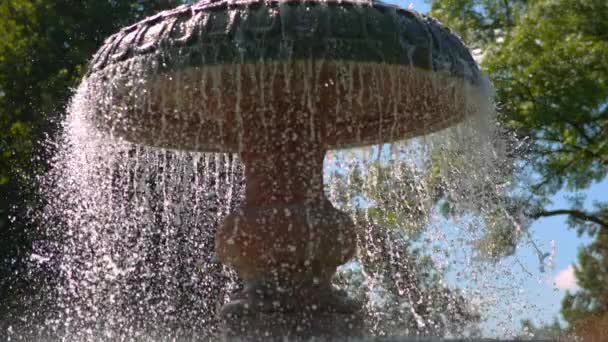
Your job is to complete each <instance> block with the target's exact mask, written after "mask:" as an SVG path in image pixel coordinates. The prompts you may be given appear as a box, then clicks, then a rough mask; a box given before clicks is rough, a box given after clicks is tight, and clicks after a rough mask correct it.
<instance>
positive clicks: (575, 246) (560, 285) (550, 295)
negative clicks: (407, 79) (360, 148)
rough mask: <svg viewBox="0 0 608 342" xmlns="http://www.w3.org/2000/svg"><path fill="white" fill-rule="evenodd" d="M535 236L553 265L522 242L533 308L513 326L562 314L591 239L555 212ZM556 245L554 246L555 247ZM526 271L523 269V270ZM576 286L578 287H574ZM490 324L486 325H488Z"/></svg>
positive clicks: (606, 188) (606, 186) (602, 187)
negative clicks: (542, 263)
mask: <svg viewBox="0 0 608 342" xmlns="http://www.w3.org/2000/svg"><path fill="white" fill-rule="evenodd" d="M386 2H388V3H392V4H395V5H398V6H400V7H404V8H408V7H411V8H413V9H414V10H416V11H418V12H421V13H426V12H428V11H429V9H430V3H429V2H427V1H425V0H404V1H395V0H388V1H386ZM585 194H586V195H587V201H586V205H587V206H588V207H590V206H591V205H592V203H593V201H594V200H596V201H608V180H604V181H603V182H601V183H599V184H594V185H593V186H591V187H590V188H589V189H588V191H586V192H585ZM568 195H572V194H569V193H567V192H565V191H563V192H560V193H558V194H557V195H555V196H554V197H553V198H552V202H553V204H552V205H551V206H550V207H549V208H550V209H558V208H567V207H568V201H567V196H568ZM531 232H532V239H533V240H534V242H535V243H536V244H537V245H538V246H539V247H540V249H541V250H543V251H551V250H552V249H553V248H554V250H555V255H554V257H553V266H552V267H550V268H547V269H546V270H545V273H542V274H541V273H540V272H539V271H538V268H539V261H538V257H537V254H536V253H535V252H534V248H533V247H532V246H530V245H527V244H523V245H522V246H521V247H520V248H519V249H518V252H517V253H516V256H515V257H516V258H518V259H519V261H520V262H521V264H522V265H523V267H526V268H527V269H529V270H532V271H533V272H531V273H533V275H534V276H530V277H527V278H526V277H524V279H525V280H524V282H523V287H522V289H521V297H520V298H514V299H513V300H516V301H521V302H522V303H526V302H527V303H531V304H532V306H533V309H531V310H530V311H523V312H514V313H513V317H512V319H511V321H512V322H513V324H514V327H515V326H517V325H518V322H519V321H520V320H521V319H524V318H530V319H532V320H533V321H535V322H537V323H540V322H551V321H552V320H553V318H554V317H561V316H560V314H559V311H560V307H561V300H562V298H563V297H564V295H565V293H566V288H568V287H571V286H573V285H575V284H573V279H572V278H571V277H570V274H569V270H568V268H569V267H570V266H571V265H572V264H575V263H576V262H577V254H578V250H579V248H580V247H581V246H583V245H585V244H586V243H588V242H589V241H590V239H589V238H588V237H585V236H583V237H579V236H578V235H577V234H576V232H575V231H573V230H571V229H569V228H568V226H567V224H566V217H564V216H555V217H549V218H543V219H539V220H537V221H536V222H535V223H534V224H533V226H532V227H531ZM553 246H554V247H553ZM522 272H523V271H522ZM572 290H576V289H571V291H572ZM486 328H487V327H486Z"/></svg>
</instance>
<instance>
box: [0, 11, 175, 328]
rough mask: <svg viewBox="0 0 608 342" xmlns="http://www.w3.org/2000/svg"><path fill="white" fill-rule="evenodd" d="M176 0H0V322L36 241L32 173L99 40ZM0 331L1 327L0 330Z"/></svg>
mask: <svg viewBox="0 0 608 342" xmlns="http://www.w3.org/2000/svg"><path fill="white" fill-rule="evenodd" d="M178 3H180V1H176V0H155V1H144V0H130V1H126V0H125V1H114V0H83V1H71V0H56V1H45V0H3V1H0V23H1V24H0V321H3V320H2V317H3V315H6V314H7V312H14V308H15V306H17V305H18V304H19V305H21V306H27V305H28V298H30V297H32V296H33V295H34V294H33V293H34V292H35V286H33V285H34V284H36V282H35V281H33V280H32V279H30V278H31V277H32V274H31V272H29V271H28V263H29V262H30V254H31V250H32V243H33V242H34V241H35V240H37V239H39V238H40V233H39V232H38V231H37V230H36V227H35V222H32V218H31V215H30V214H29V213H30V212H32V211H33V210H34V209H35V208H36V207H37V206H39V205H40V204H39V203H38V200H37V196H36V191H37V187H36V175H37V174H40V173H41V172H43V171H44V170H45V168H46V165H47V159H48V158H49V157H50V156H49V155H48V153H47V152H50V151H49V150H48V149H47V148H44V149H43V148H42V147H41V145H42V142H43V140H44V138H45V137H46V136H47V135H51V136H52V135H53V134H54V133H55V132H56V131H57V124H58V122H60V119H61V116H62V114H63V112H64V110H65V108H66V104H67V102H68V100H69V98H70V96H71V95H72V89H74V88H75V87H76V86H77V84H78V82H79V81H80V79H81V77H82V76H83V73H84V72H85V69H86V64H87V62H88V60H89V58H90V57H91V56H92V54H93V53H94V52H95V50H96V49H97V48H98V47H99V46H100V44H101V42H102V41H103V39H105V38H106V37H107V36H108V35H110V34H111V33H113V32H115V31H117V30H118V29H119V28H120V27H122V26H125V25H127V24H129V23H132V22H134V21H136V20H138V19H141V18H142V17H144V16H147V15H149V14H152V13H155V12H157V11H158V10H160V9H164V8H169V7H173V6H175V5H177V4H178ZM0 330H1V329H0Z"/></svg>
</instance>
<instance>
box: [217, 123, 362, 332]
mask: <svg viewBox="0 0 608 342" xmlns="http://www.w3.org/2000/svg"><path fill="white" fill-rule="evenodd" d="M277 132H280V133H278V136H277V137H275V138H274V139H264V140H263V141H264V142H262V143H257V144H256V145H257V146H249V147H248V149H247V150H246V151H245V152H241V153H240V155H241V159H242V160H243V162H244V164H245V175H246V194H245V201H244V203H243V205H242V206H241V207H240V208H238V209H236V210H235V211H234V212H233V213H232V214H230V215H229V216H228V217H227V218H226V220H225V222H224V224H223V225H222V227H221V228H220V229H219V231H218V235H217V238H216V252H217V254H218V256H219V258H220V260H221V261H222V262H224V263H226V264H229V265H231V266H233V267H234V268H235V269H236V270H237V271H238V273H239V275H240V276H241V278H242V279H243V281H244V282H245V289H244V291H243V292H242V293H241V294H240V295H238V296H236V298H234V299H233V300H232V301H231V302H230V303H228V304H227V305H225V306H224V308H223V310H222V316H223V317H224V318H226V319H227V320H228V321H229V323H228V331H229V332H230V331H233V332H234V333H235V335H242V334H243V333H245V332H246V335H248V336H252V334H253V335H256V331H258V333H270V334H272V335H275V334H277V336H289V335H290V334H291V333H295V332H296V331H297V326H301V327H306V326H307V325H308V327H307V328H305V329H304V330H306V332H305V333H306V334H311V336H314V335H317V334H319V333H321V334H325V333H331V332H330V330H333V328H332V327H325V328H323V327H319V326H316V325H315V324H316V323H315V322H317V321H319V320H320V319H323V320H325V321H326V322H327V323H329V322H331V321H335V320H334V319H328V316H326V315H332V314H333V315H339V317H342V316H340V315H344V314H346V315H349V314H352V313H354V312H355V311H356V309H357V306H356V305H354V304H353V303H352V302H350V301H349V300H348V299H347V298H346V296H345V294H342V293H340V292H339V291H336V290H335V289H334V288H333V287H332V285H331V278H332V277H333V275H334V274H335V272H336V268H337V267H338V266H339V265H341V264H343V263H345V262H347V261H348V260H349V259H351V258H352V257H353V256H354V254H355V249H356V234H355V228H354V224H353V222H352V220H351V219H350V218H349V217H348V215H347V214H345V213H343V212H341V211H339V210H337V209H335V208H334V207H333V205H332V204H331V202H330V201H329V200H328V199H327V198H326V197H325V195H324V193H323V158H324V156H325V150H324V149H323V148H322V147H321V145H320V144H318V143H316V142H314V141H310V139H304V138H303V137H302V135H301V134H300V133H298V132H302V131H301V130H294V129H293V127H292V128H291V129H288V128H286V129H285V130H277ZM260 315H265V316H263V317H265V318H263V319H262V318H260V317H262V316H260ZM268 315H270V316H271V317H268ZM277 319H282V320H285V323H284V324H276V320H277ZM268 320H270V322H265V321H268ZM317 323H318V322H317ZM266 324H268V325H267V326H266ZM317 325H318V324H317ZM256 329H257V330H256ZM318 330H327V331H325V332H323V331H321V332H319V331H318ZM340 333H341V334H342V333H344V332H340Z"/></svg>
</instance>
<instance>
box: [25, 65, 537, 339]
mask: <svg viewBox="0 0 608 342" xmlns="http://www.w3.org/2000/svg"><path fill="white" fill-rule="evenodd" d="M269 69H270V67H269ZM344 69H345V70H349V67H345V68H344ZM131 70H134V69H133V68H131ZM311 72H312V71H311ZM134 75H137V73H136V72H135V73H134ZM345 75H346V76H344V79H343V80H338V79H336V80H335V82H336V83H337V84H349V83H350V84H352V80H351V79H348V77H353V76H352V74H348V73H347V74H345ZM349 75H350V76H349ZM313 76H314V75H307V76H306V77H304V80H303V84H308V83H307V81H310V80H311V79H312V78H310V79H308V77H313ZM211 77H212V78H214V79H215V81H214V82H216V84H221V83H222V82H223V81H222V79H221V77H222V75H220V74H215V75H211ZM433 77H440V76H434V75H431V78H433ZM131 81H132V86H131V87H130V88H129V89H130V92H131V93H130V94H129V96H131V97H132V98H133V99H137V95H138V94H139V92H140V91H141V89H139V88H138V86H137V85H138V84H140V82H138V79H137V78H136V77H135V76H134V77H133V78H132V79H131ZM180 82H181V81H179V80H178V81H176V84H177V86H176V87H177V89H175V91H174V92H170V93H167V94H164V95H162V96H165V97H166V98H164V99H162V100H161V102H162V101H175V102H179V101H181V100H180V99H181V92H180V90H181V89H185V90H186V91H188V89H190V84H191V83H190V82H189V81H188V80H187V79H186V80H185V81H183V84H182V83H180ZM310 82H312V81H310ZM385 86H386V85H385V84H378V83H372V84H369V85H367V87H368V89H366V90H365V92H366V94H377V95H376V96H378V97H382V96H385V95H383V94H384V93H383V90H385V89H384V88H381V87H385ZM399 86H400V84H399V82H396V83H393V87H399ZM456 86H457V87H462V89H463V90H462V91H463V94H465V96H464V100H465V103H464V108H465V113H466V115H465V120H464V122H462V123H460V124H458V125H456V126H454V127H452V128H448V129H444V130H442V131H439V132H436V133H433V134H431V135H428V136H426V137H422V138H415V139H412V140H408V141H399V142H395V143H391V144H385V145H374V146H371V147H366V148H356V149H350V150H340V151H333V152H331V153H329V154H328V156H327V157H326V160H325V172H324V176H325V191H326V194H327V196H328V198H330V200H331V201H332V202H333V204H334V205H335V206H336V207H338V208H340V209H341V210H344V211H346V212H348V213H349V214H350V215H351V217H352V218H353V220H354V222H355V223H356V224H357V226H358V227H359V232H358V245H359V251H358V256H357V257H356V258H355V259H354V260H353V261H352V262H350V263H349V264H347V265H345V266H343V267H342V268H341V270H340V272H339V273H338V275H337V277H336V284H337V285H338V286H340V287H342V288H344V289H346V290H347V291H348V292H350V293H351V295H352V296H353V297H356V298H358V299H359V300H361V301H362V302H363V303H364V306H365V311H366V314H367V316H368V317H369V327H367V329H368V331H369V333H370V334H373V335H378V336H383V335H402V336H403V335H409V336H447V337H450V336H468V335H471V336H474V335H475V334H477V333H478V332H479V331H478V326H479V321H480V320H481V321H489V320H493V321H494V322H495V323H494V324H495V325H497V326H498V327H502V326H503V325H504V326H508V325H509V322H510V320H511V319H512V317H509V315H511V314H512V313H513V312H514V311H515V310H517V309H519V307H518V306H522V305H523V303H518V302H517V301H515V300H513V299H514V298H516V297H517V294H518V291H519V290H520V287H519V284H520V283H521V282H522V281H523V279H524V277H525V276H526V275H525V274H522V272H517V271H516V267H515V266H514V265H515V261H514V260H512V259H498V260H499V261H496V262H487V259H488V258H496V257H497V256H498V255H501V254H509V253H512V252H513V248H515V246H516V245H517V241H518V239H519V238H520V237H521V236H522V234H523V230H522V228H520V227H521V221H522V219H521V217H520V214H519V212H518V209H517V208H516V207H514V206H513V205H512V203H510V202H509V194H510V193H511V192H512V191H513V186H512V183H511V182H510V177H511V171H512V169H513V165H512V162H511V161H510V160H508V159H507V158H506V157H505V153H504V152H505V150H506V149H507V148H508V146H507V145H508V143H507V140H506V139H504V138H502V137H501V136H500V134H499V133H498V131H497V130H496V128H495V124H494V121H493V115H492V107H493V105H492V103H491V96H492V94H491V91H490V87H489V86H486V87H484V88H483V89H482V91H479V90H475V89H473V88H469V87H467V84H466V83H462V84H458V85H456ZM102 87H103V88H104V89H112V87H108V85H105V84H103V80H97V79H89V80H85V82H83V84H82V85H81V87H80V88H79V89H78V92H77V94H76V95H75V97H74V99H73V101H72V104H71V107H70V109H69V113H68V116H67V118H66V120H65V122H64V126H63V136H62V140H61V142H60V150H59V152H58V154H57V156H56V158H55V160H54V167H53V170H52V172H50V173H49V174H48V175H47V176H46V177H45V182H44V191H45V193H46V194H47V195H48V196H47V197H48V206H47V208H46V210H45V213H44V217H45V220H46V222H47V223H48V227H47V229H48V235H49V237H50V240H51V241H49V243H48V244H45V245H44V246H43V247H40V250H38V251H36V253H37V255H40V256H41V257H42V258H45V260H47V261H48V260H52V263H53V264H54V267H55V268H56V269H57V271H58V277H57V280H56V282H55V283H53V285H54V286H50V287H51V288H50V289H49V291H51V293H52V296H54V298H55V300H54V301H55V303H54V304H55V305H54V313H53V315H51V317H49V318H48V321H47V322H46V324H45V326H46V331H44V332H40V335H41V336H42V335H44V334H46V335H45V336H60V337H61V338H63V339H64V340H68V341H72V340H73V341H86V340H127V339H128V340H131V339H142V340H145V339H157V340H162V339H169V338H177V337H179V338H185V339H199V340H207V339H210V338H214V337H216V336H218V331H219V321H218V318H217V311H218V310H219V308H220V307H221V305H223V304H224V303H225V302H226V301H227V300H228V298H229V296H230V294H232V293H233V292H234V291H236V290H237V289H238V288H239V286H240V282H239V280H238V277H237V276H236V274H235V273H234V272H233V271H231V270H229V269H227V268H226V267H224V266H222V265H221V264H220V263H219V262H218V261H217V260H215V257H214V255H213V250H214V247H213V246H214V236H215V231H216V229H217V227H218V225H219V224H220V223H221V222H222V220H223V218H224V217H225V216H226V215H227V214H228V213H229V212H230V211H231V209H232V208H235V207H236V205H237V204H238V203H239V201H241V199H242V197H243V194H244V182H243V166H242V165H241V163H240V161H239V158H238V156H237V155H235V154H228V153H199V152H183V151H182V152H178V151H173V150H164V149H158V148H153V147H144V146H138V145H135V144H131V143H128V142H125V141H123V140H121V139H119V138H116V137H114V136H112V134H111V133H107V132H105V131H101V130H98V129H97V128H96V126H95V124H96V123H95V121H94V120H92V118H94V117H95V116H96V115H97V113H99V110H100V108H102V109H104V110H110V106H109V104H110V103H113V101H111V100H110V99H108V97H112V96H123V95H124V94H122V95H121V94H112V92H111V91H110V90H106V91H101V88H102ZM260 89H264V87H261V88H260ZM302 89H304V91H308V92H314V91H317V90H316V88H315V87H306V86H304V87H303V88H302ZM344 89H348V87H344ZM201 91H202V92H203V94H202V95H201V96H202V98H210V97H212V96H213V92H214V91H216V90H214V89H210V90H209V91H210V93H205V91H206V90H205V89H204V88H202V90H201ZM233 91H235V98H236V99H237V100H236V101H235V103H233V104H224V105H225V106H228V105H234V106H236V107H235V110H234V111H235V112H236V113H240V107H239V106H240V101H239V100H238V99H239V98H241V95H242V94H241V92H251V91H254V90H253V89H240V88H238V87H237V88H236V89H234V90H233ZM347 91H348V90H347ZM399 91H400V89H398V88H395V89H391V94H398V93H399ZM356 95H358V94H354V93H352V94H351V93H347V94H345V95H344V99H346V100H345V101H349V99H356V98H357V97H356ZM441 95H442V94H435V95H434V96H435V98H437V96H441ZM188 96H189V95H188ZM265 96H267V98H268V99H271V98H273V96H272V94H266V95H265ZM315 96H316V95H315V94H313V93H308V94H299V95H298V98H303V99H310V98H314V97H315ZM424 96H425V94H422V95H421V97H424ZM263 98H264V96H262V100H261V101H264V99H263ZM432 100H433V96H429V97H427V101H432ZM460 100H461V99H460ZM444 101H445V100H444ZM454 101H459V100H454ZM380 102H382V101H380V100H379V103H380ZM343 105H344V106H346V103H344V104H343ZM178 107H179V106H178ZM112 110H118V111H120V110H121V108H115V109H112ZM421 110H422V109H421ZM336 111H338V108H336ZM172 114H174V115H179V113H172ZM243 115H246V114H245V113H243ZM160 120H161V121H163V122H164V120H170V118H166V117H164V116H163V117H162V118H160ZM380 120H382V119H380ZM387 140H388V139H387ZM51 242H52V243H51ZM52 246H54V247H52ZM51 247H52V248H51ZM496 279H499V281H497V280H496ZM456 287H458V288H459V289H458V288H456ZM507 299H508V300H507ZM526 310H527V311H528V312H529V311H530V308H527V309H526Z"/></svg>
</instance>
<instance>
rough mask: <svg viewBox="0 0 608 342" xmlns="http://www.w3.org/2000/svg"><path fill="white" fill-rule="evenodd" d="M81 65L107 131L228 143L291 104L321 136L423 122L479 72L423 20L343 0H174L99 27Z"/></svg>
mask: <svg viewBox="0 0 608 342" xmlns="http://www.w3.org/2000/svg"><path fill="white" fill-rule="evenodd" d="M88 77H89V78H90V79H95V80H97V81H98V86H100V87H99V89H95V91H97V92H101V93H102V94H104V95H105V96H104V98H105V99H106V101H105V102H104V103H103V104H98V105H97V108H98V115H97V116H96V118H95V120H96V121H97V122H98V124H99V125H100V126H101V127H103V128H106V129H109V130H111V131H112V132H113V133H114V134H115V135H117V136H120V137H123V138H125V139H126V140H130V141H133V142H137V143H143V144H147V145H153V146H160V147H167V148H176V149H187V150H197V151H231V152H240V151H243V150H246V149H247V146H251V145H250V144H251V143H252V142H255V141H259V140H261V139H262V140H263V139H266V138H267V137H268V136H272V135H273V134H275V133H276V132H275V130H276V129H283V128H279V127H277V126H282V124H281V123H283V124H284V123H285V122H287V121H294V120H296V121H298V117H301V116H302V114H303V112H304V113H305V114H306V115H307V116H310V117H309V118H307V121H308V122H306V123H304V124H305V125H307V126H308V127H307V130H308V131H310V132H311V137H312V138H314V139H315V140H317V141H318V142H319V143H320V144H322V146H323V148H325V149H335V148H342V147H351V146H357V145H366V144H372V143H380V142H385V141H391V140H397V139H404V138H409V137H412V136H416V135H420V134H426V133H429V132H432V131H435V130H438V129H442V128H445V127H447V126H449V125H451V124H453V123H455V122H458V121H459V120H461V119H462V118H463V116H464V110H463V102H464V100H463V98H464V97H463V96H462V95H463V93H464V88H465V85H468V86H473V87H475V86H480V85H481V83H482V82H481V74H480V72H479V69H478V67H477V65H476V63H475V61H474V60H473V58H472V56H471V54H470V52H469V50H468V49H467V48H466V47H465V45H464V44H463V43H462V41H461V40H460V39H459V38H458V37H457V36H456V35H455V34H453V33H452V32H451V31H450V30H449V29H447V28H446V27H444V26H443V25H441V24H440V23H439V22H437V21H436V20H434V19H432V18H429V17H426V16H422V15H420V14H418V13H416V12H414V11H411V10H407V9H402V8H398V7H396V6H391V5H387V4H384V3H381V2H378V1H350V0H348V1H317V0H294V1H290V0H287V1H274V0H270V1H260V0H243V1H239V0H203V1H200V2H198V3H196V4H194V5H186V6H181V7H178V8H176V9H174V10H171V11H166V12H162V13H159V14H157V15H155V16H152V17H150V18H147V19H145V20H142V21H140V22H139V23H136V24H134V25H131V26H129V27H126V28H124V29H122V30H121V31H120V32H118V33H116V34H114V35H113V36H111V37H109V38H108V39H107V40H106V41H105V43H104V45H103V46H102V47H101V49H100V50H99V52H98V53H97V54H96V55H95V57H94V59H93V61H92V64H91V67H90V70H89V74H88ZM106 81H107V82H109V84H106ZM271 112H272V113H271ZM299 138H303V137H299Z"/></svg>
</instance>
